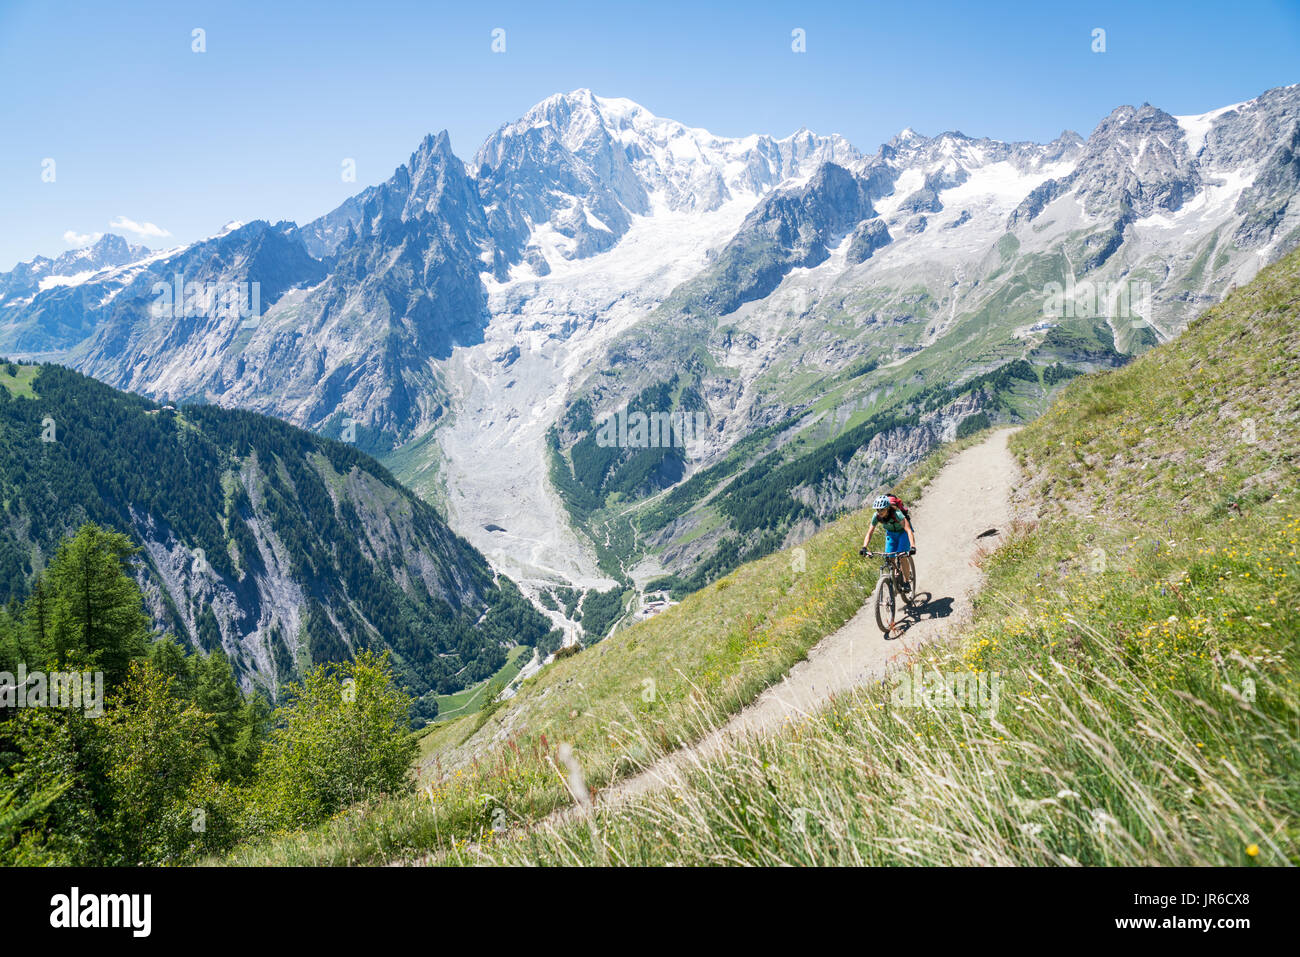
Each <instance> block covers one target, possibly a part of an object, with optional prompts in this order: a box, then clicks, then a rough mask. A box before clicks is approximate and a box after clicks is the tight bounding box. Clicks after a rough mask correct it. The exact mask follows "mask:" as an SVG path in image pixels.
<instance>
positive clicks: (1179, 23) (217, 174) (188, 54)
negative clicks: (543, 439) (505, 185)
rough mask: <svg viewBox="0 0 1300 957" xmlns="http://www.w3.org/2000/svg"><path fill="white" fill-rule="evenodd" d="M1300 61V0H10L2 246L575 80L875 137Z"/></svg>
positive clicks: (1182, 96)
mask: <svg viewBox="0 0 1300 957" xmlns="http://www.w3.org/2000/svg"><path fill="white" fill-rule="evenodd" d="M498 27H499V28H502V29H504V30H505V31H506V32H505V43H506V50H505V52H504V53H493V52H492V50H491V43H492V36H491V34H492V31H493V29H494V28H498ZM1098 27H1100V28H1102V29H1104V30H1105V31H1106V51H1105V52H1104V53H1094V52H1093V51H1092V48H1091V47H1092V42H1093V41H1092V31H1093V30H1094V29H1095V28H1098ZM195 28H202V29H203V30H204V31H205V40H206V48H207V49H206V52H203V53H195V52H193V51H192V49H191V47H192V31H193V30H194V29H195ZM795 28H801V29H803V30H804V31H805V34H806V46H807V52H805V53H794V52H793V51H792V50H791V31H792V30H793V29H795ZM1298 81H1300V3H1297V2H1296V0H1291V2H1253V3H1252V2H1241V3H1234V4H1232V5H1227V4H1216V3H1202V2H1196V0H1185V2H1179V3H1148V4H1132V3H1068V4H1067V3H1059V4H1058V3H1051V2H1048V3H1003V4H995V5H984V4H977V3H915V2H913V3H903V4H899V3H874V2H873V3H866V2H840V3H819V2H812V0H802V2H798V3H768V4H759V3H729V2H721V3H708V4H706V3H702V2H698V0H696V2H691V3H678V2H673V0H661V2H656V3H624V4H615V3H613V2H607V3H587V2H574V3H564V4H557V3H547V2H544V0H535V2H531V3H490V2H475V3H470V4H467V3H464V2H458V3H455V4H443V3H436V2H423V3H417V2H396V0H368V2H366V3H348V2H343V3H331V2H327V0H314V2H310V3H306V2H283V3H276V2H274V0H260V2H244V0H224V2H220V3H184V2H177V0H173V2H150V0H142V2H136V3H108V2H100V3H64V2H58V0H31V2H27V0H0V90H3V91H4V94H3V96H0V226H3V228H2V229H0V270H4V269H9V268H11V267H12V266H13V264H14V263H15V262H17V261H19V260H22V259H29V258H31V257H32V256H33V255H36V254H37V253H40V254H44V255H56V254H58V253H59V252H62V251H64V250H67V249H69V248H71V243H70V242H69V241H68V240H67V239H65V235H77V236H89V235H93V234H95V233H100V232H104V231H108V230H110V229H112V231H114V232H121V233H122V234H123V235H126V236H127V237H128V238H129V239H131V240H132V241H133V242H143V243H145V244H146V245H149V246H152V247H161V246H168V245H175V244H178V243H181V242H188V241H191V240H193V239H197V238H200V237H202V236H207V235H211V234H212V233H215V232H216V231H217V230H219V229H220V227H221V226H222V225H223V224H224V223H225V222H227V221H228V220H231V219H241V220H245V221H247V220H251V219H268V220H271V221H275V220H279V219H292V220H295V221H297V222H300V223H302V222H307V221H309V220H311V219H313V218H315V217H316V216H319V215H321V214H322V213H325V212H327V211H328V210H330V209H332V208H333V207H334V206H336V205H337V204H338V203H339V202H340V201H342V200H343V199H345V198H346V197H347V196H349V195H351V194H353V193H355V192H357V191H358V190H359V189H361V188H363V187H365V186H367V185H369V184H372V183H376V182H379V181H382V180H383V179H386V178H387V177H388V176H389V175H391V173H392V171H393V169H394V168H395V167H396V166H398V165H399V164H400V163H403V162H405V160H406V159H407V157H408V156H409V155H410V153H411V151H412V149H413V148H414V147H415V145H416V143H417V142H418V141H419V139H420V138H421V137H422V136H423V135H424V134H425V133H428V132H436V131H437V130H440V129H447V130H448V131H449V132H450V134H451V140H452V145H453V148H454V149H455V150H456V152H457V154H458V155H460V156H461V157H462V158H463V159H468V158H469V157H471V156H472V155H473V153H474V151H475V150H476V149H477V147H478V145H479V143H481V142H482V140H483V139H484V137H485V136H487V134H488V133H490V132H491V131H492V130H493V129H494V128H496V127H497V126H499V125H500V124H501V123H503V122H507V121H509V120H512V119H515V118H517V117H518V116H519V115H520V114H522V113H523V112H524V111H526V110H527V109H528V107H529V106H531V105H532V104H533V103H535V102H537V101H538V100H541V99H543V98H544V97H546V96H548V95H550V94H551V93H555V92H560V91H565V90H571V89H575V88H578V87H589V88H591V89H593V90H594V91H595V92H596V93H598V94H600V95H604V96H625V97H629V98H631V99H633V100H636V101H637V102H639V103H641V104H642V105H644V106H645V107H646V108H648V109H650V110H651V111H652V112H654V113H657V114H659V115H661V116H668V117H672V118H674V119H677V120H681V121H682V122H685V123H687V124H689V125H692V126H701V127H704V128H706V129H709V130H711V131H713V132H715V133H718V134H722V135H737V136H738V135H744V134H747V133H753V132H759V133H771V134H774V135H777V136H784V135H786V134H788V133H791V132H793V131H794V130H796V129H798V128H799V127H801V126H807V127H809V128H810V129H813V130H816V131H818V132H825V133H829V132H838V133H841V134H843V135H844V136H846V137H848V138H849V140H850V141H852V142H853V143H854V145H856V146H857V147H858V148H859V149H862V150H863V151H865V152H873V151H874V150H875V148H876V147H877V146H878V145H879V144H880V143H881V142H882V141H884V140H887V139H888V138H889V137H890V136H892V135H893V134H894V133H896V132H897V131H898V130H900V129H902V128H903V127H905V126H911V127H913V128H914V129H916V130H918V131H920V132H922V133H927V134H934V133H938V132H941V131H943V130H947V129H957V130H961V131H962V132H964V133H967V134H970V135H973V136H980V135H983V136H992V137H996V138H999V139H1033V140H1047V139H1051V138H1053V137H1054V136H1056V135H1057V134H1058V133H1059V132H1060V131H1061V130H1062V129H1065V128H1071V129H1075V130H1077V131H1078V132H1080V133H1082V134H1084V135H1087V133H1088V132H1089V131H1090V130H1091V129H1092V128H1093V127H1094V126H1095V125H1096V123H1097V122H1098V121H1099V120H1100V119H1101V118H1102V117H1103V116H1105V114H1106V113H1108V112H1109V111H1110V110H1111V109H1113V108H1114V107H1116V106H1118V105H1120V104H1123V103H1132V104H1135V105H1136V104H1140V103H1142V102H1144V101H1145V102H1150V103H1153V104H1155V105H1156V106H1159V107H1161V108H1163V109H1166V110H1168V111H1169V112H1171V113H1175V114H1179V113H1199V112H1204V111H1206V110H1209V109H1212V108H1215V107H1218V106H1223V105H1226V104H1229V103H1234V102H1237V101H1240V100H1244V99H1249V98H1250V97H1253V96H1256V95H1258V94H1259V93H1261V92H1263V91H1264V90H1266V89H1269V88H1271V87H1274V86H1281V85H1285V84H1289V83H1295V82H1298ZM347 158H351V159H354V160H355V161H356V170H357V175H356V182H355V183H348V182H344V181H343V179H342V176H341V168H342V166H341V164H342V163H343V160H344V159H347ZM46 159H53V160H54V163H55V165H54V181H53V182H43V181H42V171H43V169H48V167H43V165H42V164H43V161H44V160H46ZM123 220H125V221H127V222H128V223H129V224H134V225H135V226H137V227H140V228H141V229H144V232H131V231H129V230H127V229H124V228H121V227H118V228H112V227H111V225H110V224H112V223H114V222H118V223H122V222H123ZM149 225H153V226H156V227H157V231H164V230H165V231H166V233H167V234H168V235H166V236H159V235H150V234H149V233H150V232H151V231H150V230H148V228H147V227H148V226H149Z"/></svg>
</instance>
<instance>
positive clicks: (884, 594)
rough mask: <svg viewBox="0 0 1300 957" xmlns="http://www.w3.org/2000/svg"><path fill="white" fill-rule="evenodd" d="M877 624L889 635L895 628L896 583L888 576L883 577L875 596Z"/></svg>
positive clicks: (877, 586) (877, 585)
mask: <svg viewBox="0 0 1300 957" xmlns="http://www.w3.org/2000/svg"><path fill="white" fill-rule="evenodd" d="M874 604H875V608H876V624H877V625H879V626H880V630H881V631H883V632H885V633H886V634H888V633H889V631H890V629H892V628H893V627H894V582H893V581H892V579H891V578H890V576H888V575H881V576H880V581H879V582H878V583H877V584H876V596H875V601H874Z"/></svg>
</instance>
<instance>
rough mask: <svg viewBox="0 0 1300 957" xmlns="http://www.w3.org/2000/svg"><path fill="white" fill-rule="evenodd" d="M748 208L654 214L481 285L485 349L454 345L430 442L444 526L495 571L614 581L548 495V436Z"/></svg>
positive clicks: (736, 204) (587, 582)
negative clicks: (533, 272) (541, 264)
mask: <svg viewBox="0 0 1300 957" xmlns="http://www.w3.org/2000/svg"><path fill="white" fill-rule="evenodd" d="M751 205H752V197H745V198H741V199H737V200H733V201H731V202H730V203H727V204H725V205H723V206H722V207H720V208H719V209H717V210H715V211H713V212H711V213H707V214H700V213H686V212H675V211H672V210H667V209H663V208H661V209H659V210H658V211H657V214H656V215H653V216H641V217H635V218H634V221H633V224H632V227H631V229H629V231H628V233H627V235H626V236H624V238H623V240H622V241H621V242H620V243H619V244H618V245H617V246H616V247H615V248H614V249H612V250H610V251H609V252H607V253H604V254H603V255H599V256H595V257H592V258H589V259H580V260H571V261H567V262H561V263H559V264H557V267H556V269H555V271H554V272H552V273H551V274H550V275H547V276H545V277H542V278H539V279H518V280H512V281H508V282H505V283H493V282H489V283H488V308H489V311H490V313H491V320H490V322H489V324H488V327H487V329H486V330H485V333H484V341H483V342H482V343H480V344H477V345H473V346H467V347H457V348H456V349H455V350H454V351H453V353H452V356H451V358H450V359H449V360H448V362H447V363H446V366H445V375H446V385H447V389H448V392H449V393H450V395H451V403H452V417H451V421H450V422H448V423H447V424H445V425H443V426H442V427H441V429H440V430H439V433H438V443H439V447H440V450H441V452H442V455H441V459H442V465H441V467H442V473H441V474H442V478H443V481H444V482H445V484H446V493H447V508H448V517H449V519H450V523H451V525H452V527H453V528H455V529H456V531H457V532H458V533H459V534H460V535H463V536H464V537H466V538H467V539H469V541H470V542H471V543H472V544H473V545H474V547H475V548H478V549H479V550H480V551H482V552H483V553H484V554H485V555H487V556H488V558H489V559H490V560H491V562H492V564H493V566H494V567H495V568H498V569H500V570H501V571H503V572H505V573H506V574H508V575H510V576H511V577H512V578H514V579H515V580H516V581H520V582H521V583H523V584H524V585H525V586H527V585H528V584H529V583H535V582H537V581H538V580H541V581H556V580H559V581H565V582H569V583H571V584H574V585H578V586H583V587H600V588H609V587H611V586H612V585H613V584H614V582H613V581H612V580H610V579H609V578H608V576H606V575H605V574H604V573H602V572H601V571H600V570H599V569H598V568H597V566H596V558H595V554H594V552H593V550H592V548H591V546H590V545H589V544H588V543H585V542H580V541H579V539H578V536H577V534H576V533H575V532H574V531H573V529H572V527H571V525H570V523H569V518H568V515H567V513H566V512H565V509H564V506H563V504H562V503H561V502H560V501H559V499H558V497H557V494H556V493H555V491H554V490H553V489H552V488H551V484H550V478H549V470H548V462H549V453H548V451H547V446H546V433H547V430H548V429H549V428H550V426H551V425H552V424H553V423H554V422H555V421H556V419H557V417H558V416H559V415H560V414H561V412H562V411H563V410H564V408H565V403H566V400H567V399H568V398H569V396H568V389H569V386H570V385H571V384H572V383H576V382H580V381H583V380H584V379H586V378H587V376H588V375H589V374H590V373H591V372H592V371H593V363H597V362H599V361H600V360H602V359H603V358H604V356H605V353H606V350H607V349H608V347H609V345H610V344H611V343H612V342H613V341H614V340H615V339H616V338H617V337H618V336H619V335H620V334H621V333H622V332H624V331H625V330H627V329H629V328H631V327H632V326H633V325H635V324H636V323H637V322H639V321H640V320H642V319H644V318H645V316H646V315H647V314H648V313H649V312H650V311H651V310H652V309H653V308H654V307H655V306H656V305H657V304H658V303H659V302H660V301H661V300H662V299H663V298H664V297H665V296H667V295H668V293H669V292H670V291H671V290H672V289H673V288H674V287H675V286H677V285H678V284H679V283H681V282H684V281H686V280H687V279H689V278H690V277H691V276H693V275H694V274H695V273H696V272H698V271H699V270H700V269H701V268H702V267H703V266H704V264H705V261H706V253H707V252H708V250H709V249H711V248H713V247H715V246H718V245H720V244H722V243H724V242H726V240H727V239H728V238H729V237H730V236H731V235H732V234H733V233H734V232H735V231H736V229H737V228H738V227H739V225H740V223H741V221H742V220H743V219H744V217H745V214H746V213H747V212H749V209H750V207H751ZM489 526H493V527H495V528H494V529H493V530H490V529H489Z"/></svg>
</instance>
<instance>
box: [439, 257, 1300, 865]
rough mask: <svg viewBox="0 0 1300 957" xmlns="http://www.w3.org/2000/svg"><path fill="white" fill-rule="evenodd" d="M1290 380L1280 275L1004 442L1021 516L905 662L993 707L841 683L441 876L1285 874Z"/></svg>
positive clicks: (519, 833) (1299, 767)
mask: <svg viewBox="0 0 1300 957" xmlns="http://www.w3.org/2000/svg"><path fill="white" fill-rule="evenodd" d="M1298 379H1300V253H1296V254H1294V255H1292V256H1291V257H1289V258H1287V259H1286V260H1284V261H1283V262H1281V263H1279V264H1277V265H1276V266H1274V267H1272V268H1271V269H1269V270H1267V271H1266V272H1264V273H1262V274H1261V276H1260V277H1259V278H1258V279H1257V280H1256V282H1255V283H1253V284H1252V285H1250V286H1248V287H1246V288H1245V289H1243V290H1239V291H1238V292H1237V293H1236V294H1234V295H1233V296H1231V297H1230V298H1229V299H1228V300H1227V301H1226V302H1225V303H1224V304H1222V305H1221V306H1219V307H1216V308H1215V309H1212V310H1210V311H1209V313H1208V314H1207V315H1206V316H1204V317H1203V318H1202V319H1200V320H1198V322H1197V323H1195V324H1193V326H1192V327H1191V328H1190V329H1189V330H1188V332H1187V333H1185V334H1184V336H1183V337H1181V338H1180V339H1178V340H1176V341H1175V342H1173V343H1171V344H1168V345H1166V346H1162V347H1160V348H1157V349H1155V350H1152V351H1151V352H1149V353H1147V354H1146V355H1144V356H1143V357H1142V358H1140V359H1139V360H1137V361H1136V362H1134V363H1132V364H1131V365H1130V366H1128V367H1126V368H1125V369H1123V370H1121V371H1118V372H1114V373H1110V374H1105V375H1095V376H1090V377H1087V378H1085V379H1082V380H1076V381H1074V382H1072V383H1070V384H1069V385H1068V386H1066V387H1065V388H1064V389H1063V390H1062V393H1061V395H1060V397H1059V398H1058V400H1057V402H1056V403H1055V404H1054V406H1053V409H1052V411H1051V412H1050V413H1049V414H1048V415H1046V416H1045V417H1043V418H1042V419H1040V420H1038V421H1036V422H1034V423H1032V424H1031V425H1029V426H1028V427H1026V428H1025V429H1024V430H1023V431H1022V432H1021V433H1019V434H1018V435H1017V436H1015V437H1014V438H1013V440H1012V448H1013V451H1014V452H1015V453H1016V454H1017V455H1018V456H1019V457H1020V458H1021V460H1022V462H1023V464H1024V466H1025V473H1026V476H1027V480H1026V485H1025V488H1024V489H1023V491H1024V492H1025V494H1026V496H1027V504H1026V506H1025V508H1026V510H1027V511H1029V512H1030V513H1037V516H1038V521H1036V522H1019V523H1018V524H1017V526H1016V529H1015V532H1014V534H1013V535H1012V536H1011V538H1010V541H1009V542H1008V544H1007V545H1005V546H1004V547H1003V548H1002V549H1000V550H999V551H998V552H997V553H995V554H993V555H991V556H988V557H986V559H985V561H984V568H985V571H986V572H987V574H988V580H987V584H986V586H985V588H984V590H983V592H982V594H981V597H980V600H979V602H978V608H977V617H976V621H975V623H974V625H973V627H972V629H971V630H970V631H969V632H968V633H967V634H966V635H965V636H964V637H963V638H962V639H961V640H960V641H956V642H949V643H947V644H943V645H937V646H931V647H930V648H929V649H927V650H926V651H925V652H924V655H923V659H922V660H920V661H918V662H917V664H919V665H921V666H922V667H923V668H925V669H927V670H931V671H938V672H941V673H944V674H946V675H950V676H953V677H954V678H959V679H960V680H962V681H969V680H972V679H975V680H978V679H979V677H980V676H983V680H985V681H992V680H993V678H994V676H996V678H997V680H998V681H999V688H1000V694H999V707H998V708H997V710H996V712H995V713H993V714H990V713H989V711H988V710H985V709H983V708H981V707H979V703H978V702H966V703H965V704H961V703H958V702H949V703H947V704H940V705H939V706H934V707H916V706H908V704H907V703H906V701H905V699H904V698H903V697H902V696H901V695H899V694H897V692H899V691H900V690H901V687H902V686H901V685H898V686H897V687H892V688H891V687H890V686H889V685H879V686H874V687H869V688H865V689H862V690H861V691H859V692H858V693H856V694H854V695H852V696H849V697H848V698H846V699H844V700H842V701H840V702H837V703H836V704H835V706H833V707H831V708H828V709H826V710H824V711H822V712H820V713H818V714H816V715H813V716H811V717H809V718H808V719H806V720H804V721H803V722H800V723H799V724H797V725H796V726H794V727H791V728H789V729H787V730H786V731H784V732H782V733H781V734H778V735H776V736H773V737H771V738H769V739H766V740H764V741H761V742H757V743H753V742H751V743H746V744H742V745H739V746H732V747H730V748H729V749H728V750H727V751H726V752H725V753H724V754H723V755H722V756H721V757H719V758H718V759H716V760H712V761H710V762H708V763H706V764H704V765H703V766H702V767H700V768H699V769H698V770H697V771H695V772H694V773H693V774H692V776H691V778H690V780H689V782H688V784H687V786H686V787H683V788H678V789H673V790H672V791H670V792H658V793H655V794H652V795H650V796H648V797H646V798H643V799H641V800H639V801H637V802H635V803H632V804H629V805H623V806H620V807H618V808H616V809H603V810H600V811H598V812H596V814H595V815H594V816H593V818H592V819H591V820H590V821H583V820H576V821H572V822H570V823H566V824H564V825H562V826H560V827H559V828H558V829H552V828H546V827H544V828H537V829H532V830H516V831H511V832H507V833H505V834H503V835H497V834H495V833H493V832H491V831H488V832H485V833H484V835H483V839H482V840H481V841H479V842H478V843H477V844H475V845H472V846H469V845H462V846H459V847H457V848H455V849H454V850H453V851H452V852H451V854H449V855H447V856H446V858H445V860H447V861H449V862H462V863H481V862H485V861H486V862H492V863H524V862H527V863H542V864H546V863H601V862H613V863H630V864H686V865H690V864H767V865H773V864H844V863H847V864H898V863H912V864H938V865H976V864H978V865H987V864H1020V865H1025V864H1028V865H1074V864H1083V865H1111V864H1139V865H1149V864H1158V865H1180V864H1188V865H1220V864H1239V865H1254V864H1287V863H1291V864H1295V863H1300V823H1298V822H1297V808H1300V688H1298V687H1297V673H1298V670H1300V669H1298V668H1297V666H1298V665H1300V652H1298V647H1300V646H1298V645H1297V638H1300V563H1297V561H1296V555H1297V549H1298V548H1300V501H1298V500H1297V496H1300V463H1298V462H1297V455H1300V451H1298V450H1300V441H1298V440H1300V400H1298V399H1297V396H1298V395H1300V390H1298V389H1297V388H1296V387H1297V385H1300V381H1297V380H1298ZM1242 419H1253V420H1254V423H1255V424H1254V427H1253V429H1252V430H1251V431H1249V432H1245V431H1244V430H1243V429H1242V427H1241V425H1240V422H1241V420H1242ZM1225 423H1227V425H1225ZM722 717H723V716H722V715H717V714H709V713H708V712H707V710H705V711H704V712H703V713H702V715H701V721H702V722H705V723H716V722H718V721H720V720H721V719H722Z"/></svg>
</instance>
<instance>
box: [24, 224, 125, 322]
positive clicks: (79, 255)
mask: <svg viewBox="0 0 1300 957" xmlns="http://www.w3.org/2000/svg"><path fill="white" fill-rule="evenodd" d="M147 255H149V250H148V249H147V248H146V247H144V246H135V245H132V244H131V243H128V242H127V241H126V240H125V239H123V238H122V237H121V236H118V235H116V234H115V233H105V234H104V235H103V236H101V237H99V239H97V240H96V241H95V242H93V243H89V244H88V245H85V246H82V247H80V248H78V249H70V250H68V251H67V252H65V253H62V254H60V255H58V256H56V257H55V258H53V259H50V258H49V257H48V256H37V257H36V258H34V259H31V260H29V261H27V262H22V263H19V264H18V265H17V266H15V267H14V268H13V269H11V270H10V271H9V272H7V273H0V309H4V308H6V307H9V306H12V305H16V304H17V303H18V302H19V301H20V300H21V301H22V302H23V303H26V302H30V301H31V299H32V297H34V296H35V294H36V293H38V292H43V291H44V290H47V289H53V288H54V287H55V286H75V285H79V284H81V283H83V282H85V281H86V280H87V279H89V278H90V277H91V276H94V275H95V274H96V273H99V272H101V271H103V270H105V269H107V268H109V267H111V266H122V265H125V264H127V263H131V262H135V261H136V260H137V259H143V258H144V257H145V256H147Z"/></svg>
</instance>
